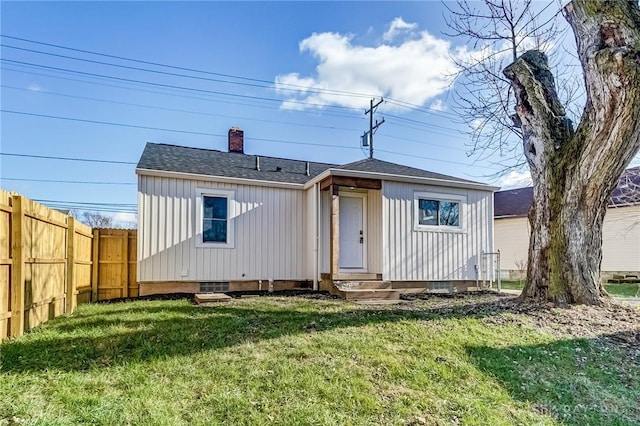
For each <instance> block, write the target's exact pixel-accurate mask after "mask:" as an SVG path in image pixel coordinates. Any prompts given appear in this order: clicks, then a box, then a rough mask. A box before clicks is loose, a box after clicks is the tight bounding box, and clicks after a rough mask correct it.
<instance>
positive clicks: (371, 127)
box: [362, 98, 384, 158]
mask: <svg viewBox="0 0 640 426" xmlns="http://www.w3.org/2000/svg"><path fill="white" fill-rule="evenodd" d="M374 100H375V99H371V103H370V108H369V109H368V110H366V111H365V112H364V115H367V114H369V131H368V132H364V135H363V136H362V141H363V143H362V144H363V146H367V144H368V145H369V158H373V134H374V133H375V130H376V129H377V128H378V127H380V125H381V124H382V123H384V118H382V121H380V122H378V120H376V124H375V125H374V124H373V114H374V113H375V112H376V108H378V106H380V104H381V103H382V102H383V101H384V99H382V98H380V100H379V101H378V102H377V103H376V104H375V105H374V104H373V101H374ZM367 135H368V137H369V139H368V140H367Z"/></svg>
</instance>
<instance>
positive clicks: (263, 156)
mask: <svg viewBox="0 0 640 426" xmlns="http://www.w3.org/2000/svg"><path fill="white" fill-rule="evenodd" d="M147 144H150V145H164V146H171V147H175V148H187V149H195V150H199V151H208V152H219V153H221V154H237V155H245V156H247V157H260V158H269V159H272V160H284V161H299V162H303V163H304V162H308V163H313V164H320V165H323V166H339V165H338V164H335V163H324V162H320V161H311V160H299V159H296V158H284V157H273V156H270V155H261V154H246V153H242V152H229V151H221V150H219V149H212V148H200V147H195V146H185V145H176V144H172V143H164V142H147Z"/></svg>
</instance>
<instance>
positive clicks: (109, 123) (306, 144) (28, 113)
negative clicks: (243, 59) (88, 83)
mask: <svg viewBox="0 0 640 426" xmlns="http://www.w3.org/2000/svg"><path fill="white" fill-rule="evenodd" d="M0 112H5V113H10V114H19V115H26V116H31V117H40V118H50V119H55V120H67V121H78V122H82V123H90V124H101V125H108V126H120V127H132V128H136V129H147V130H160V131H166V132H174V133H186V134H192V135H202V136H214V137H226V136H227V135H223V134H218V133H205V132H192V131H189V130H176V129H164V128H159V127H148V126H138V125H135V124H124V123H113V122H109V121H99V120H85V119H82V118H73V117H60V116H55V115H46V114H35V113H30V112H23V111H12V110H5V109H0ZM245 140H255V141H265V142H274V143H284V144H295V145H305V146H320V147H327V148H340V149H359V148H355V147H351V146H343V145H329V144H321V143H311V142H296V141H287V140H281V139H267V138H252V137H247V138H245ZM2 155H5V154H4V153H3V154H2ZM131 164H136V163H131Z"/></svg>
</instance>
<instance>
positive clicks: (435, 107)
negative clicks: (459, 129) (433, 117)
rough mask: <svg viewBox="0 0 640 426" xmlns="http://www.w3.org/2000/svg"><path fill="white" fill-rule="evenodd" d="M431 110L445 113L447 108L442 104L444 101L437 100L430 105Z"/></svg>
mask: <svg viewBox="0 0 640 426" xmlns="http://www.w3.org/2000/svg"><path fill="white" fill-rule="evenodd" d="M429 109H432V110H434V111H445V110H446V109H447V106H446V105H445V104H444V102H442V99H436V100H435V101H433V102H432V103H431V105H429Z"/></svg>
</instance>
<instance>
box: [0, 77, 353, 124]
mask: <svg viewBox="0 0 640 426" xmlns="http://www.w3.org/2000/svg"><path fill="white" fill-rule="evenodd" d="M19 66H24V67H30V66H29V65H19ZM30 68H32V67H30ZM2 70H3V71H11V72H19V73H22V74H30V75H39V76H42V77H47V78H55V79H59V80H65V81H75V82H79V83H85V84H93V85H99V86H102V87H114V88H118V89H124V90H134V91H137V92H144V93H154V94H159V95H164V96H172V97H177V98H184V99H195V100H200V101H205V102H218V103H221V102H224V103H225V104H234V105H244V106H249V107H252V108H266V109H273V108H272V107H271V106H266V105H260V104H258V103H253V104H251V103H244V102H238V101H237V100H235V99H234V100H229V99H225V100H224V101H222V100H217V99H211V98H203V97H198V96H189V95H185V94H177V93H167V92H161V91H157V90H147V89H142V88H139V87H126V86H118V85H115V84H106V83H103V82H95V81H88V80H81V79H77V78H67V77H61V76H57V75H51V74H43V73H37V72H29V71H24V70H16V69H12V68H7V67H4V66H3V67H2ZM292 112H295V113H306V114H317V112H316V111H310V110H307V109H303V110H292ZM322 114H323V115H329V116H334V117H345V118H350V119H353V118H357V119H364V118H362V117H360V115H359V114H358V115H356V114H355V113H348V112H346V111H345V112H339V111H322Z"/></svg>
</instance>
